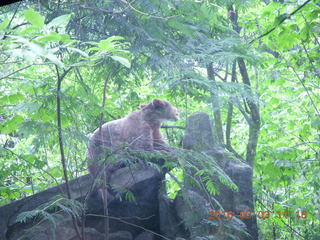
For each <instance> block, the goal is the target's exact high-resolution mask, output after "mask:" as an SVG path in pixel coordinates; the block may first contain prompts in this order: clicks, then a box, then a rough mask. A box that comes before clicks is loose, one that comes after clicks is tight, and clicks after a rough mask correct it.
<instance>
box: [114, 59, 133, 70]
mask: <svg viewBox="0 0 320 240" xmlns="http://www.w3.org/2000/svg"><path fill="white" fill-rule="evenodd" d="M111 58H112V59H113V60H115V61H117V62H119V63H121V64H122V65H124V66H125V67H127V68H130V67H131V64H130V62H129V61H128V59H126V58H123V57H119V56H111Z"/></svg>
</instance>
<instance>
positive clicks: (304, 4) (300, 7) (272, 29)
mask: <svg viewBox="0 0 320 240" xmlns="http://www.w3.org/2000/svg"><path fill="white" fill-rule="evenodd" d="M309 2H311V0H307V1H305V2H304V3H303V4H302V5H301V6H299V7H298V8H297V9H296V10H294V11H293V12H291V13H290V14H289V15H287V16H284V17H283V18H282V19H281V20H280V22H279V23H278V24H277V25H276V26H274V27H273V28H271V29H270V30H269V31H267V32H265V33H263V34H261V35H260V36H259V37H257V38H255V39H253V40H251V41H250V42H249V44H252V43H253V42H255V41H257V40H258V39H261V38H263V37H265V36H267V35H268V34H270V33H272V32H273V31H274V30H275V29H276V28H277V27H279V26H280V25H281V24H282V23H283V22H284V21H285V20H287V19H289V18H290V17H292V16H293V15H294V14H296V13H297V12H298V11H299V10H300V9H302V8H303V7H304V6H306V5H307V4H308V3H309Z"/></svg>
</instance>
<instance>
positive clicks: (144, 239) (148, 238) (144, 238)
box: [134, 232, 155, 240]
mask: <svg viewBox="0 0 320 240" xmlns="http://www.w3.org/2000/svg"><path fill="white" fill-rule="evenodd" d="M154 239H155V238H154V234H152V233H151V232H142V233H140V234H139V235H138V236H137V237H136V238H135V239H134V240H154Z"/></svg>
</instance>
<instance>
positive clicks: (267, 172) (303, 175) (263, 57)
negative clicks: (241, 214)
mask: <svg viewBox="0 0 320 240" xmlns="http://www.w3.org/2000/svg"><path fill="white" fill-rule="evenodd" d="M0 13H1V15H0V69H1V71H0V132H1V134H0V205H4V204H7V203H10V202H11V201H13V200H15V199H20V198H23V197H26V196H29V195H32V194H34V193H36V192H39V191H42V190H45V189H47V188H48V187H50V186H54V185H57V184H60V183H62V182H64V181H65V178H66V176H67V177H68V179H69V180H70V179H73V178H76V177H78V176H81V175H84V174H86V173H87V169H86V160H85V151H86V145H87V142H88V137H89V136H90V133H92V132H93V131H94V130H95V129H96V128H97V127H98V126H99V123H100V119H101V116H102V117H103V121H104V122H106V121H111V120H113V119H117V118H121V117H123V116H125V115H126V114H128V113H130V112H133V111H136V110H138V109H139V104H142V103H148V102H150V101H151V100H152V99H153V98H161V99H165V100H167V101H169V102H171V103H172V104H173V105H174V106H176V107H177V108H178V109H179V111H180V121H178V122H177V123H175V125H176V126H181V127H184V126H185V121H186V118H187V117H188V116H190V114H192V113H193V112H196V111H204V112H206V113H208V114H210V116H211V117H212V119H213V121H212V122H213V127H214V129H215V132H216V134H217V136H218V139H219V142H220V144H221V145H222V146H224V147H225V148H226V149H228V150H229V151H230V152H233V153H234V154H236V155H237V156H238V157H239V158H241V159H243V161H246V162H247V163H248V164H249V165H250V166H252V167H253V186H254V199H255V208H256V210H263V211H266V210H270V211H274V212H277V211H281V212H284V211H287V212H292V213H293V215H289V216H285V214H284V215H283V216H282V217H277V215H276V214H274V215H271V217H270V218H269V219H258V226H259V235H260V239H306V240H309V239H314V240H316V239H320V220H319V219H320V212H319V211H320V207H319V206H320V155H319V154H320V148H319V146H320V113H319V111H320V17H319V16H320V2H319V1H317V0H305V1H301V0H291V1H289V0H199V1H195V0H136V1H128V0H97V1H90V0H80V1H71V0H52V1H43V0H38V1H21V2H17V3H15V4H11V5H7V6H3V7H1V8H0ZM104 96H105V97H104ZM169 124H170V125H172V123H168V125H169ZM162 132H163V134H164V135H165V136H166V138H167V140H168V142H169V143H170V145H172V146H176V147H182V146H181V138H182V135H183V129H180V128H165V129H162ZM62 163H64V164H62ZM62 165H65V166H62ZM64 170H66V171H65V172H64ZM178 177H182V175H179V174H178ZM297 211H298V216H296V215H297V214H296V212H297Z"/></svg>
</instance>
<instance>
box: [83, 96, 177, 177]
mask: <svg viewBox="0 0 320 240" xmlns="http://www.w3.org/2000/svg"><path fill="white" fill-rule="evenodd" d="M140 108H141V109H140V111H137V112H133V113H130V114H129V115H127V116H125V117H124V118H121V119H118V120H114V121H111V122H107V123H105V124H103V125H102V126H101V132H100V130H99V129H100V128H98V129H96V130H95V131H94V133H93V136H92V137H91V139H90V141H89V144H88V150H87V158H88V160H89V164H88V169H89V172H90V173H91V174H92V175H93V176H94V177H97V175H98V172H100V169H101V166H99V159H102V160H104V158H105V154H106V153H105V151H104V149H112V150H119V149H121V147H122V146H123V144H124V143H126V144H127V147H128V148H129V149H131V150H137V151H153V150H157V151H166V150H168V147H167V146H166V145H165V142H164V141H163V139H162V136H161V133H160V126H161V123H162V122H163V121H165V120H171V121H177V120H178V111H177V108H175V107H173V106H172V105H171V104H170V103H169V102H167V101H164V100H160V99H154V100H152V102H151V103H149V104H142V105H141V106H140ZM106 168H107V169H106V171H107V175H109V174H110V173H111V172H113V171H114V170H116V169H118V168H120V166H118V165H117V164H113V165H112V166H107V167H106Z"/></svg>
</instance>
